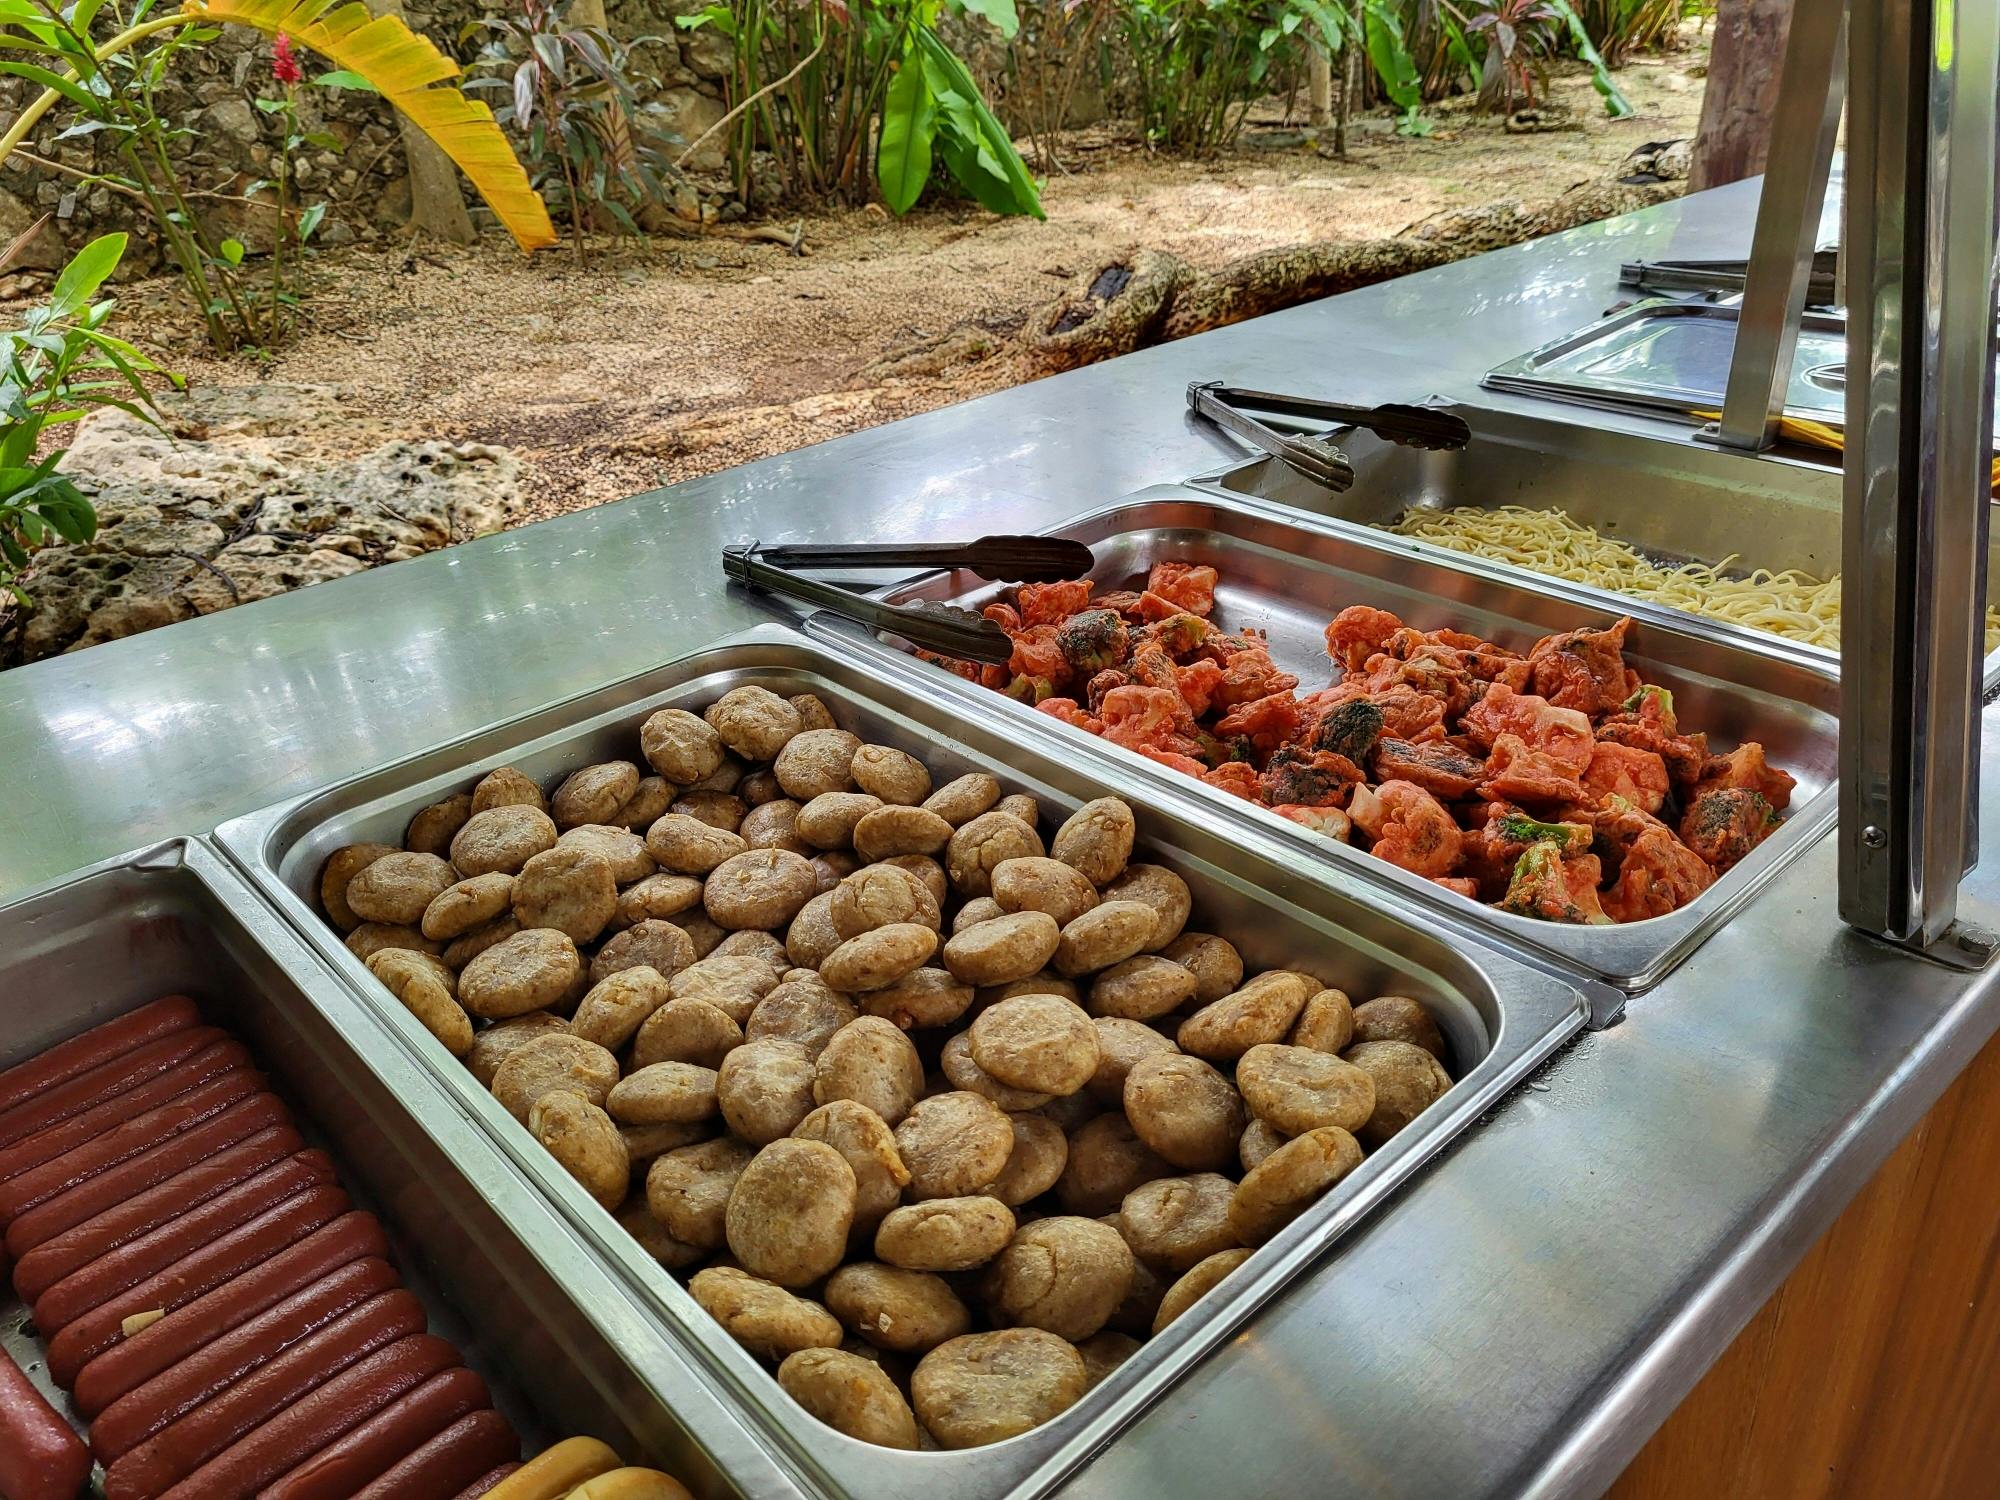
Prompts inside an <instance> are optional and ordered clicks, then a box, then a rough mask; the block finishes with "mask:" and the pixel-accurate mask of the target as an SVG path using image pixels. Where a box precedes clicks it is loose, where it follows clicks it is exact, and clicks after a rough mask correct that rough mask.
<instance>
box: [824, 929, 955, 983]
mask: <svg viewBox="0 0 2000 1500" xmlns="http://www.w3.org/2000/svg"><path fill="white" fill-rule="evenodd" d="M937 943H938V935H937V932H936V930H935V929H933V928H929V927H925V926H923V925H922V924H921V923H918V922H891V923H890V924H889V925H888V926H886V927H876V928H872V929H870V930H869V931H867V932H864V933H862V934H861V936H859V937H852V938H849V939H848V940H847V941H846V942H844V943H842V944H841V945H840V946H839V947H838V948H836V949H834V950H833V952H831V953H829V954H827V956H826V957H825V959H824V960H822V961H821V963H820V966H819V977H820V978H821V979H823V980H825V981H826V984H827V986H828V988H830V989H835V990H838V991H840V992H841V993H842V994H845V995H858V994H865V993H866V992H867V991H869V990H879V989H882V988H885V987H886V986H888V985H892V984H894V983H895V982H896V981H897V980H899V979H902V978H904V977H905V976H906V975H909V974H911V973H914V972H915V971H916V970H918V969H920V968H922V967H923V965H924V963H925V961H926V960H928V959H929V958H930V956H931V955H932V954H933V953H935V952H937Z"/></svg>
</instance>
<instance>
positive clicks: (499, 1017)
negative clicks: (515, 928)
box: [458, 927, 583, 1021]
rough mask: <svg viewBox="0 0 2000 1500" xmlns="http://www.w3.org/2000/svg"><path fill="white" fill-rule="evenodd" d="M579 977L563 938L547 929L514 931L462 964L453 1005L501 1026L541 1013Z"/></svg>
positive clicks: (578, 962)
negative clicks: (456, 1004) (531, 1013)
mask: <svg viewBox="0 0 2000 1500" xmlns="http://www.w3.org/2000/svg"><path fill="white" fill-rule="evenodd" d="M582 978H583V959H582V958H581V957H580V956H579V955H578V953H577V951H576V944H575V943H574V942H572V941H570V938H569V936H568V934H566V933H561V932H557V931H556V930H555V929H554V928H552V927H535V928H531V929H529V930H528V931H525V932H517V933H515V934H514V935H513V936H512V937H510V938H504V939H502V940H501V941H500V942H497V943H495V944H494V945H493V946H492V947H491V948H488V949H487V950H486V951H485V952H484V953H481V954H480V955H479V956H478V957H477V958H474V959H473V960H472V961H471V962H470V963H468V964H467V965H466V966H465V968H464V969H463V970H462V971H460V973H459V976H458V1003H459V1004H460V1005H463V1006H464V1007H465V1008H466V1009H467V1010H469V1011H471V1012H472V1014H474V1015H475V1016H483V1017H484V1018H486V1019H487V1020H489V1021H504V1020H505V1019H506V1018H507V1017H509V1016H519V1015H525V1014H526V1013H527V1012H529V1011H531V1010H547V1009H549V1007H551V1006H553V1005H555V1004H557V1003H558V1002H559V1001H561V1000H562V999H563V998H564V997H565V996H567V995H568V994H569V992H570V987H571V986H572V985H574V984H576V983H577V982H578V981H579V980H581V979H582Z"/></svg>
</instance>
